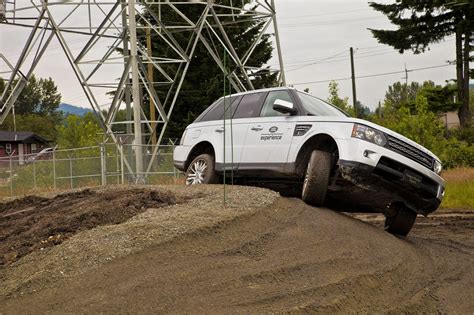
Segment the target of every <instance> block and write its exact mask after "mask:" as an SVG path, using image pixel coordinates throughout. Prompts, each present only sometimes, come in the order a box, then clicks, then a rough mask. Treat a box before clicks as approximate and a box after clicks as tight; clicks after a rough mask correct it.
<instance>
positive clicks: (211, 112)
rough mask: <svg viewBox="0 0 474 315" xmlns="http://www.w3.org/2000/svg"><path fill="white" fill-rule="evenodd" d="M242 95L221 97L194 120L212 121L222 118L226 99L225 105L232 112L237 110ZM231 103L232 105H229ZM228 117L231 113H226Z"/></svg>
mask: <svg viewBox="0 0 474 315" xmlns="http://www.w3.org/2000/svg"><path fill="white" fill-rule="evenodd" d="M240 98H241V97H240V96H235V95H234V96H226V97H225V99H224V98H221V99H219V100H218V101H217V102H215V103H214V104H212V105H211V106H209V107H208V109H206V110H205V111H204V112H203V113H202V114H201V115H200V116H199V117H198V118H197V119H196V120H195V121H194V122H202V121H212V120H220V119H222V118H223V116H224V100H225V107H226V108H227V110H228V111H231V112H232V113H233V112H234V111H235V108H236V106H237V104H238V103H239V102H238V101H239V100H240ZM229 105H230V106H229ZM226 118H230V113H229V114H228V115H226Z"/></svg>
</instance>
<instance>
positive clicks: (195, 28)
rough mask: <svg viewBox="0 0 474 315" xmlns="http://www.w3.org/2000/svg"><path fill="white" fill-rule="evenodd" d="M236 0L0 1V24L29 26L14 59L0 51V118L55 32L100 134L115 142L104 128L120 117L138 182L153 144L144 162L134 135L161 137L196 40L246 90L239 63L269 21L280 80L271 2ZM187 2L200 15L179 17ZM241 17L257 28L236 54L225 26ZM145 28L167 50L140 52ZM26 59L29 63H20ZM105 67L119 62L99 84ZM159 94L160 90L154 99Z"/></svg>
mask: <svg viewBox="0 0 474 315" xmlns="http://www.w3.org/2000/svg"><path fill="white" fill-rule="evenodd" d="M238 2H241V1H238V0H233V1H230V5H224V4H222V3H220V1H218V0H202V1H200V0H191V1H172V0H155V1H144V0H141V1H140V0H127V1H124V0H122V1H120V0H101V1H97V0H48V1H46V0H30V1H25V0H8V1H5V0H0V23H3V24H8V25H15V26H18V27H27V28H29V29H30V35H29V36H28V38H27V40H26V42H25V45H24V47H23V50H22V53H21V55H20V57H19V58H18V59H17V60H15V62H11V61H8V60H7V59H6V58H5V56H4V55H2V54H1V51H0V62H1V61H3V62H4V63H5V64H6V65H7V66H8V67H7V69H8V70H7V72H8V78H7V88H6V89H5V91H4V93H3V94H2V95H1V97H0V124H1V123H3V121H4V119H5V117H6V116H7V115H8V114H9V113H10V111H11V109H12V107H13V105H14V104H15V101H16V99H17V98H18V96H19V94H20V93H21V91H22V89H23V88H24V87H25V85H26V84H27V82H28V79H29V78H30V77H31V75H32V74H33V72H34V70H35V68H36V66H37V65H38V63H39V62H40V60H41V58H42V56H43V55H44V54H45V53H47V52H48V46H49V44H50V42H51V40H52V39H53V38H56V40H57V41H58V42H59V43H60V46H61V49H62V50H63V52H64V53H65V55H66V57H67V60H68V62H69V65H70V67H71V68H72V70H73V71H74V74H75V76H76V78H77V80H78V81H79V83H80V85H81V87H82V90H83V92H84V95H85V97H86V98H87V100H88V102H89V104H90V106H91V108H92V109H93V110H94V112H95V114H96V115H97V117H98V118H99V120H100V123H101V125H102V127H103V129H104V132H105V133H106V134H107V135H108V136H109V137H110V138H111V139H112V140H113V141H115V142H118V139H117V137H116V136H115V135H114V133H113V131H112V127H113V125H114V124H117V123H125V124H126V126H127V133H129V134H133V139H134V140H133V143H134V145H135V150H134V151H135V154H134V158H133V156H132V154H128V155H126V156H127V157H128V159H126V161H125V164H126V166H127V168H128V170H129V172H130V173H133V174H134V178H135V180H136V181H140V180H143V179H144V178H145V177H146V176H147V174H148V172H150V170H151V168H152V165H153V163H154V161H155V159H156V156H157V152H158V146H155V147H154V150H153V153H152V157H151V159H150V161H149V162H148V164H147V165H144V159H143V152H142V147H141V144H142V143H143V136H142V133H143V132H145V133H146V134H152V135H155V134H156V135H158V143H160V141H161V140H162V138H163V135H164V133H165V130H166V127H167V125H168V122H169V119H170V117H171V115H172V113H173V109H174V106H175V104H176V101H177V99H178V96H179V93H180V90H181V87H182V84H183V82H184V79H185V76H186V73H187V72H188V69H189V65H190V63H191V60H192V58H193V56H194V53H195V50H196V47H197V45H198V44H199V43H202V44H203V45H204V47H205V48H206V50H207V51H208V53H209V54H210V56H211V57H212V58H213V60H214V61H215V62H216V65H217V66H218V67H219V68H220V69H221V70H222V71H223V73H224V74H225V75H226V77H227V78H228V80H229V82H230V83H231V85H232V87H233V88H234V89H235V90H236V91H245V90H252V89H253V88H254V87H253V84H252V79H251V77H252V74H253V73H254V71H255V69H254V68H252V67H249V66H247V63H248V61H249V59H250V57H251V55H252V53H253V52H254V50H255V48H256V47H257V45H258V43H259V42H260V41H261V39H262V37H263V35H264V34H265V32H268V30H269V28H270V26H271V25H272V24H273V26H274V28H273V29H274V32H275V37H276V38H275V39H276V46H277V47H276V48H277V54H278V59H279V62H280V71H279V84H280V85H285V76H284V72H283V67H282V66H283V64H282V58H281V48H280V43H279V35H278V28H277V27H276V24H277V21H276V11H275V3H274V0H271V1H270V2H269V1H268V0H263V1H262V0H254V1H252V3H251V4H250V5H249V4H247V5H243V3H242V2H241V4H242V6H241V7H239V6H238V5H237V3H238ZM191 6H194V7H193V8H198V9H199V12H200V14H198V15H196V14H194V15H193V16H190V15H187V14H186V12H187V10H186V8H190V7H191ZM57 11H60V12H61V13H62V14H58V13H57ZM162 12H172V13H173V15H174V16H176V20H175V21H166V20H164V19H162V16H161V13H162ZM243 17H245V19H243ZM242 20H248V21H258V22H261V23H262V25H263V27H262V29H261V32H260V33H259V34H258V36H257V37H256V39H255V41H254V42H253V43H252V44H251V46H250V47H248V48H247V49H246V51H245V53H244V54H243V55H242V56H240V55H239V54H238V53H237V50H236V48H235V47H234V44H233V43H232V41H231V40H230V38H229V36H228V34H227V31H226V28H227V27H228V26H229V25H232V24H233V23H238V22H239V21H240V22H241V21H242ZM78 21H80V22H78ZM0 27H1V26H0ZM145 31H147V32H148V33H150V34H151V36H153V38H154V40H155V41H157V42H158V45H160V47H167V48H168V49H167V53H166V55H151V56H150V55H148V51H147V49H146V47H144V46H143V44H142V43H141V42H140V41H139V40H138V36H140V35H141V34H143V33H145ZM0 32H1V28H0ZM178 32H187V34H189V38H188V42H187V44H186V45H185V46H181V45H180V43H179V41H178V40H177V39H176V38H175V34H177V33H178ZM66 35H67V36H66ZM73 37H74V38H80V39H81V40H83V41H84V42H85V43H84V44H83V45H82V47H81V48H80V49H79V50H74V49H73V48H72V44H71V43H72V41H73V39H72V38H73ZM215 43H218V45H219V46H220V47H221V48H222V47H223V48H224V49H225V50H226V52H227V53H228V55H229V56H230V58H231V68H230V69H233V70H232V71H230V70H229V69H226V68H225V67H224V63H223V60H222V57H221V51H218V49H217V48H216V45H215ZM31 58H32V59H31ZM27 59H28V60H30V59H31V60H32V61H31V62H29V63H26V62H25V61H26V60H27ZM110 65H113V66H114V67H120V69H121V72H122V74H121V76H120V78H119V79H116V78H113V79H110V80H109V81H108V82H104V81H103V79H102V80H101V79H100V78H101V77H104V76H103V74H104V73H107V69H106V68H107V66H110ZM170 65H174V66H173V67H170ZM149 69H152V70H153V71H155V73H156V76H155V78H157V77H158V78H159V79H158V80H157V81H153V80H150V79H151V78H153V76H150V75H149V73H148V71H149ZM0 75H1V74H0ZM150 81H153V82H150ZM99 88H100V89H101V90H99ZM104 89H105V90H107V92H113V95H114V96H113V98H112V99H111V100H110V103H109V104H108V105H107V108H106V110H105V114H104V113H103V110H104V108H103V106H102V107H101V106H100V104H99V103H98V102H97V97H98V95H99V93H104ZM142 92H143V93H146V95H147V97H148V98H150V99H151V100H152V104H153V106H154V107H155V108H156V112H157V118H156V121H149V119H148V118H147V117H145V115H144V114H143V106H144V104H142V102H143V95H142V94H141V93H142ZM160 95H166V96H165V97H163V98H160ZM122 107H125V108H126V110H127V120H126V121H125V122H117V121H116V115H117V112H118V110H119V109H120V108H122ZM132 113H133V115H132ZM132 116H133V119H132ZM132 127H133V128H132ZM132 129H133V130H132ZM129 153H131V152H129ZM132 160H134V163H132ZM132 164H134V165H132ZM133 166H134V167H133Z"/></svg>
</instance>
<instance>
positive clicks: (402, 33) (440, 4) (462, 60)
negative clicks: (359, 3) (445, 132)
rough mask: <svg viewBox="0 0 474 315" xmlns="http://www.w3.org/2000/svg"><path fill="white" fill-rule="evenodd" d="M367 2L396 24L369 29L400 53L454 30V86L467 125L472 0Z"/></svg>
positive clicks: (461, 117) (473, 19) (421, 48)
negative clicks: (385, 27) (394, 28)
mask: <svg viewBox="0 0 474 315" xmlns="http://www.w3.org/2000/svg"><path fill="white" fill-rule="evenodd" d="M370 6H371V7H372V8H374V9H375V10H377V11H379V12H382V13H383V14H385V15H386V16H387V17H388V19H389V20H390V22H392V23H393V24H394V25H396V26H397V27H398V29H396V30H375V29H370V30H371V31H372V34H373V35H374V37H375V38H376V39H377V40H378V41H379V42H380V43H383V44H387V45H390V46H392V47H394V48H395V49H398V50H399V51H400V53H403V52H404V51H405V50H411V51H413V52H414V53H415V54H418V53H422V52H424V51H425V50H426V49H428V46H429V45H430V44H431V43H436V42H440V41H441V40H443V39H444V38H445V37H447V36H450V35H453V34H455V36H456V40H455V43H456V77H457V88H458V97H459V100H460V101H461V102H462V105H461V107H460V108H459V111H458V116H459V120H460V122H461V125H462V126H463V127H466V126H467V125H469V124H470V123H471V113H470V110H469V77H470V75H471V74H472V73H471V72H470V70H469V60H470V55H469V53H470V49H471V47H470V43H469V41H470V36H471V34H472V31H473V29H474V14H473V12H474V1H471V0H459V1H452V0H437V1H417V0H397V1H396V2H395V3H392V4H381V3H376V2H370Z"/></svg>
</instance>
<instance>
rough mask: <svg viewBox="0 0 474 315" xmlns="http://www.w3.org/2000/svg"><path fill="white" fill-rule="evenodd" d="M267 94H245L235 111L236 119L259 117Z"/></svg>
mask: <svg viewBox="0 0 474 315" xmlns="http://www.w3.org/2000/svg"><path fill="white" fill-rule="evenodd" d="M265 95H266V93H265V92H260V93H251V94H246V95H244V97H243V98H242V101H240V104H239V106H238V107H237V110H236V111H235V114H234V119H237V118H251V117H258V116H259V114H260V109H261V108H262V104H263V100H264V98H265Z"/></svg>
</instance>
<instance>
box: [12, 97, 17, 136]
mask: <svg viewBox="0 0 474 315" xmlns="http://www.w3.org/2000/svg"><path fill="white" fill-rule="evenodd" d="M12 114H13V131H15V132H16V116H15V104H13V106H12Z"/></svg>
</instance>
